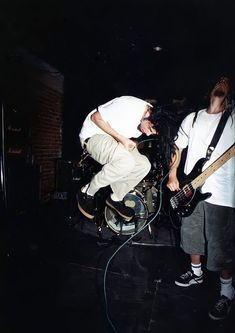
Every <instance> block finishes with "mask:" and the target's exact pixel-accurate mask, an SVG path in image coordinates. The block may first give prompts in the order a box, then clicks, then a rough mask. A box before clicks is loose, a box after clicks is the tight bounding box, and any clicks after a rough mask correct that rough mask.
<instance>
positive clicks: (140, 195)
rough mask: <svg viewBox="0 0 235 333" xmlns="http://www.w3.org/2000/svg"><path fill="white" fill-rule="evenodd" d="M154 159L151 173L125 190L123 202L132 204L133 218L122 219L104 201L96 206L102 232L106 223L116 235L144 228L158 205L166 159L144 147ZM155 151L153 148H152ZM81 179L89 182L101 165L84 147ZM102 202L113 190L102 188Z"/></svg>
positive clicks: (99, 228)
mask: <svg viewBox="0 0 235 333" xmlns="http://www.w3.org/2000/svg"><path fill="white" fill-rule="evenodd" d="M142 150H143V152H142V151H141V150H140V151H141V153H143V154H146V155H147V156H148V158H149V160H150V162H151V165H152V168H151V170H150V172H149V174H148V175H147V176H146V177H145V178H144V179H143V180H142V181H141V182H140V183H139V184H138V185H137V186H136V187H135V189H134V190H133V191H131V192H129V193H127V194H126V196H125V197H124V199H123V202H124V204H125V205H126V206H128V207H130V208H132V209H133V210H134V212H135V216H134V217H133V218H132V220H131V221H129V222H127V221H125V220H123V218H121V217H120V216H119V215H118V214H117V213H115V212H114V211H113V210H112V209H111V208H109V207H107V206H105V205H99V204H98V207H97V208H96V210H97V212H98V214H97V216H98V218H96V219H95V223H96V225H97V228H98V230H99V231H100V232H102V228H103V227H104V226H106V227H108V228H109V229H110V230H112V231H113V232H114V233H115V234H117V235H133V234H135V233H136V232H138V231H140V230H141V229H144V227H145V226H146V224H147V222H148V221H149V220H150V219H151V217H152V216H154V214H155V212H156V211H157V210H158V207H159V192H160V191H159V185H160V182H161V180H162V179H163V176H164V159H163V157H162V156H160V154H155V156H154V158H153V157H152V156H149V149H144V148H142ZM151 151H152V149H151ZM77 168H78V172H77V174H78V175H79V180H80V186H81V185H83V184H85V183H87V182H89V180H90V179H91V177H92V175H94V174H96V173H97V172H98V171H99V170H100V169H101V165H100V164H98V163H97V162H96V161H94V160H93V159H92V158H91V157H90V155H89V154H88V153H87V152H86V151H84V152H83V154H82V156H81V159H80V161H79V162H78V164H77ZM102 193H103V194H101V196H103V198H101V199H100V200H99V202H103V203H104V202H105V199H106V197H105V196H107V195H108V194H109V193H110V192H108V193H107V190H106V191H103V192H102Z"/></svg>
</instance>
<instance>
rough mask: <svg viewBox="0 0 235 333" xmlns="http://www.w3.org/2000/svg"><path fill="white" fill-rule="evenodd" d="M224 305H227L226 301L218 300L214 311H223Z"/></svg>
mask: <svg viewBox="0 0 235 333" xmlns="http://www.w3.org/2000/svg"><path fill="white" fill-rule="evenodd" d="M224 305H228V304H227V300H226V299H220V300H219V301H218V303H217V304H216V305H215V308H216V310H218V311H221V310H222V309H223V306H224Z"/></svg>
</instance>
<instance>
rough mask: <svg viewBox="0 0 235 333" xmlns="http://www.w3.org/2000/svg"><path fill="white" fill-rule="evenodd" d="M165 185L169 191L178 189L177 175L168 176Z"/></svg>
mask: <svg viewBox="0 0 235 333" xmlns="http://www.w3.org/2000/svg"><path fill="white" fill-rule="evenodd" d="M166 186H167V187H168V188H169V190H171V191H180V185H179V181H178V178H177V177H174V176H169V179H168V182H167V184H166Z"/></svg>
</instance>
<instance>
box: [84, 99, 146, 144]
mask: <svg viewBox="0 0 235 333" xmlns="http://www.w3.org/2000/svg"><path fill="white" fill-rule="evenodd" d="M147 105H149V106H152V105H151V104H149V103H148V102H146V101H144V100H142V99H140V98H137V97H133V96H121V97H117V98H114V99H112V100H111V101H109V102H107V103H105V104H103V105H101V106H99V107H98V111H99V112H100V114H101V117H102V118H103V119H104V120H105V121H106V122H108V123H109V125H110V126H111V127H112V128H113V129H114V130H115V131H116V132H118V133H119V134H121V135H123V136H125V137H127V138H137V137H139V136H140V135H141V134H142V133H141V132H140V131H139V130H138V128H137V127H138V125H139V124H140V120H141V118H142V117H143V115H144V112H145V110H146V106H147ZM96 111H97V110H96V109H95V110H93V111H91V112H90V113H89V114H88V115H87V117H86V119H85V121H84V123H83V126H82V129H81V131H80V134H79V137H80V140H81V141H84V140H85V139H86V138H89V137H91V136H92V135H95V134H106V135H108V134H107V133H105V132H104V131H103V130H101V129H100V128H99V127H98V126H97V125H96V124H95V123H94V122H93V121H92V120H91V115H92V114H93V113H94V112H96Z"/></svg>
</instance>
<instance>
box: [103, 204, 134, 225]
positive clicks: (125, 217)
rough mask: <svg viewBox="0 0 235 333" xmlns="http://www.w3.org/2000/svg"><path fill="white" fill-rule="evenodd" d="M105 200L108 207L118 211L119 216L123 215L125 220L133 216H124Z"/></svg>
mask: <svg viewBox="0 0 235 333" xmlns="http://www.w3.org/2000/svg"><path fill="white" fill-rule="evenodd" d="M105 202H106V205H107V206H108V207H110V208H112V209H113V210H115V212H116V213H118V215H120V216H121V217H123V218H124V219H125V220H126V221H127V222H129V221H130V220H131V219H132V218H133V216H131V217H130V216H125V215H124V214H121V213H120V212H119V211H117V209H116V208H115V207H114V206H113V205H112V204H111V203H109V202H108V201H107V200H106V201H105Z"/></svg>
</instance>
